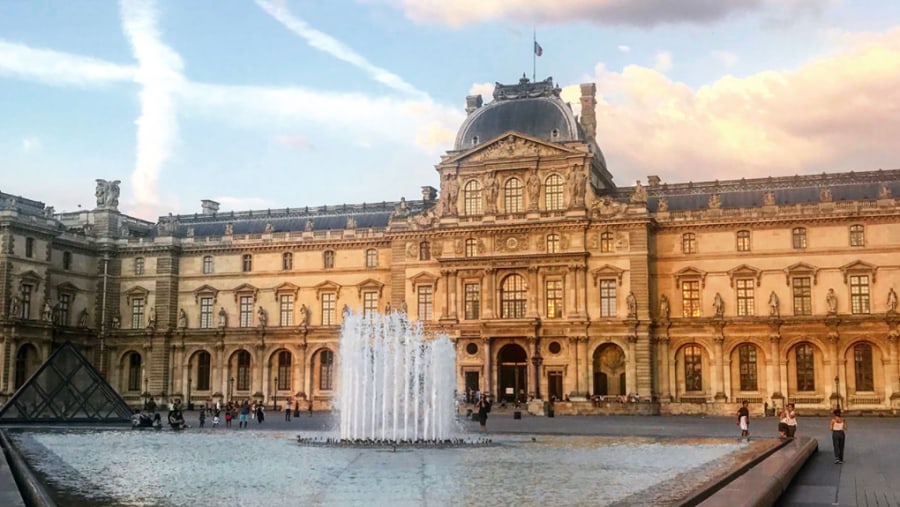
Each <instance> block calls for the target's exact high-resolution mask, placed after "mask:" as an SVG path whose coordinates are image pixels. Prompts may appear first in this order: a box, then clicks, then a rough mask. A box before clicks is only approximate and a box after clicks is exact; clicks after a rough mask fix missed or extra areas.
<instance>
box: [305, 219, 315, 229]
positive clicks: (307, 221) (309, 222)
mask: <svg viewBox="0 0 900 507" xmlns="http://www.w3.org/2000/svg"><path fill="white" fill-rule="evenodd" d="M303 230H304V231H306V232H312V230H313V221H312V219H311V218H309V219H307V220H306V226H304V227H303Z"/></svg>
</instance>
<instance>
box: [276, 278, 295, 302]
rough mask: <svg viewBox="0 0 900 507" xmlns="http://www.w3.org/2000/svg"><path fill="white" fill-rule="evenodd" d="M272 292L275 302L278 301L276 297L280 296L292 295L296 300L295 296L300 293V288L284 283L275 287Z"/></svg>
mask: <svg viewBox="0 0 900 507" xmlns="http://www.w3.org/2000/svg"><path fill="white" fill-rule="evenodd" d="M272 290H273V291H275V301H278V296H280V295H282V294H293V295H294V298H295V299H296V298H297V294H298V293H299V292H300V286H299V285H296V284H293V283H291V282H284V283H282V284H279V285H276V286H275V287H274V288H273V289H272Z"/></svg>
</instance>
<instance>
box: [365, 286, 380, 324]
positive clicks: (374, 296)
mask: <svg viewBox="0 0 900 507" xmlns="http://www.w3.org/2000/svg"><path fill="white" fill-rule="evenodd" d="M377 311H378V293H377V292H374V291H368V292H363V318H366V319H368V318H370V317H374V316H375V312H377Z"/></svg>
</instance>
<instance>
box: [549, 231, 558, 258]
mask: <svg viewBox="0 0 900 507" xmlns="http://www.w3.org/2000/svg"><path fill="white" fill-rule="evenodd" d="M547 253H550V254H555V253H559V234H556V233H553V234H548V235H547Z"/></svg>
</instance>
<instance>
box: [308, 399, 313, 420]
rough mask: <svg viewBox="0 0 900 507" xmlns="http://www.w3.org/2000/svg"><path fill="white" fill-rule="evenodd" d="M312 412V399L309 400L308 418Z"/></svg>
mask: <svg viewBox="0 0 900 507" xmlns="http://www.w3.org/2000/svg"><path fill="white" fill-rule="evenodd" d="M312 412H313V405H312V398H310V399H309V416H310V417H312Z"/></svg>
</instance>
